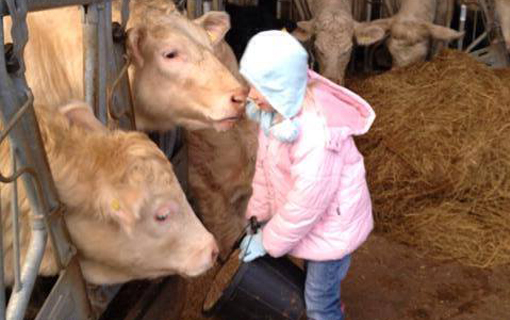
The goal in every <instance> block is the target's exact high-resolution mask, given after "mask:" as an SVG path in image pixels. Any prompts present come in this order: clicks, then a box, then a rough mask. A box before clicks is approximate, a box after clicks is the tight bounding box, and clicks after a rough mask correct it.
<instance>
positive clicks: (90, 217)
mask: <svg viewBox="0 0 510 320" xmlns="http://www.w3.org/2000/svg"><path fill="white" fill-rule="evenodd" d="M62 112H65V113H66V114H67V115H68V118H66V117H64V116H63V115H62V114H60V113H59V112H55V110H51V108H48V107H43V106H37V108H36V114H37V118H38V123H39V127H40V132H41V136H42V141H43V144H44V148H45V150H46V154H47V156H48V162H49V166H50V170H51V172H52V175H53V178H54V181H55V186H56V188H57V192H58V196H59V199H60V200H61V201H62V203H64V205H65V206H66V212H65V214H64V220H65V222H66V225H67V227H68V230H69V234H70V236H71V239H72V242H73V244H74V245H75V246H76V248H77V254H78V258H79V262H80V265H81V267H82V271H83V275H84V277H85V279H86V280H87V281H88V282H90V283H93V284H112V283H121V282H126V281H129V280H132V279H141V278H154V277H160V276H165V275H170V274H180V275H186V276H196V275H199V274H201V273H202V272H204V271H206V270H207V269H209V268H210V267H211V266H212V265H213V264H214V262H215V259H216V256H217V253H218V249H217V245H216V243H215V241H214V239H213V237H212V235H211V234H210V233H209V232H207V231H206V230H205V228H204V227H203V226H202V225H201V224H200V222H199V221H198V219H197V218H196V216H195V215H194V213H193V211H192V210H191V208H190V206H189V204H188V203H187V201H186V198H185V195H184V193H183V192H182V189H181V188H180V186H179V183H178V181H177V179H176V177H175V175H174V172H173V170H172V165H171V164H170V163H169V162H168V160H167V159H166V158H165V156H164V154H163V153H162V152H161V151H160V150H159V149H158V147H157V146H156V145H155V144H154V143H153V142H151V141H150V140H149V138H148V137H147V136H145V135H144V134H142V133H138V132H129V133H128V132H123V131H108V130H106V128H105V127H103V126H102V124H101V123H99V122H98V121H97V120H96V119H95V118H94V116H93V114H92V111H91V109H90V108H89V107H88V106H86V105H84V104H83V103H79V102H73V103H71V104H68V105H66V106H65V107H64V108H63V109H62ZM68 119H71V121H72V122H71V121H69V120H68ZM0 155H1V157H0V168H1V171H2V172H3V173H4V174H5V173H6V172H10V168H11V163H10V156H9V146H8V144H7V143H6V142H5V143H3V144H2V145H0ZM0 188H1V192H0V194H1V197H2V199H1V205H2V208H1V209H2V223H3V226H4V251H3V254H4V259H5V260H4V261H5V268H6V269H5V279H6V282H7V283H8V284H12V281H13V270H12V266H13V263H12V257H13V254H12V250H13V247H12V239H13V238H12V232H13V231H12V215H11V214H10V209H11V201H12V198H11V194H12V191H13V190H12V184H11V185H6V184H0ZM18 190H19V206H20V225H21V232H20V242H21V256H22V257H24V256H25V255H26V252H27V249H28V244H29V240H30V234H31V230H30V219H31V218H32V214H33V213H32V212H31V209H30V206H29V203H28V200H27V197H26V194H25V192H24V188H23V184H21V183H19V184H18ZM52 254H53V248H52V247H51V245H50V244H49V243H48V246H47V248H46V251H45V254H44V258H43V262H42V264H41V268H40V274H42V275H55V274H57V272H58V271H59V270H58V269H57V266H56V264H55V261H54V259H53V256H52Z"/></svg>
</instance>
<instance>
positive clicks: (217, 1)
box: [212, 0, 225, 11]
mask: <svg viewBox="0 0 510 320" xmlns="http://www.w3.org/2000/svg"><path fill="white" fill-rule="evenodd" d="M212 9H213V10H215V11H225V6H224V5H223V0H212Z"/></svg>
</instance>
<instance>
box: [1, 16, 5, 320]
mask: <svg viewBox="0 0 510 320" xmlns="http://www.w3.org/2000/svg"><path fill="white" fill-rule="evenodd" d="M2 22H3V21H2V19H1V18H0V28H1V27H2ZM0 143H1V142H0ZM1 193H2V188H1V186H0V320H5V283H4V239H3V221H2V220H3V219H2V217H3V216H4V215H3V214H2V194H1Z"/></svg>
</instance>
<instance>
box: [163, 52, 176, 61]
mask: <svg viewBox="0 0 510 320" xmlns="http://www.w3.org/2000/svg"><path fill="white" fill-rule="evenodd" d="M163 56H164V57H165V59H174V58H176V57H177V51H168V52H165V53H164V54H163Z"/></svg>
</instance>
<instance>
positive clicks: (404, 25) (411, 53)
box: [365, 15, 464, 67]
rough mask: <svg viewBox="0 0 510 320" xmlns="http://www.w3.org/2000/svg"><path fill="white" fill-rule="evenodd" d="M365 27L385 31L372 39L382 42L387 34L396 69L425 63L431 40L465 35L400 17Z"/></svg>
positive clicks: (449, 38)
mask: <svg viewBox="0 0 510 320" xmlns="http://www.w3.org/2000/svg"><path fill="white" fill-rule="evenodd" d="M365 26H378V27H380V28H382V29H383V30H384V31H385V32H384V33H383V34H382V35H381V34H379V35H377V37H375V38H372V39H371V41H373V42H375V41H379V40H382V39H383V37H384V35H385V34H388V35H389V38H388V43H387V45H388V50H389V51H390V53H391V56H392V58H393V66H394V67H405V66H408V65H411V64H413V63H416V62H419V61H424V60H425V59H426V57H427V54H428V48H429V45H430V40H431V39H436V40H443V41H451V40H454V39H458V38H461V37H462V36H463V35H464V33H463V32H458V31H455V30H453V29H450V28H447V27H443V26H440V25H436V24H433V23H430V22H426V21H418V20H408V19H407V20H406V19H401V18H400V17H399V16H398V15H396V16H394V17H391V18H387V19H379V20H374V21H372V22H370V23H367V24H366V25H365Z"/></svg>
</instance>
